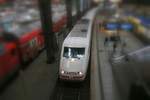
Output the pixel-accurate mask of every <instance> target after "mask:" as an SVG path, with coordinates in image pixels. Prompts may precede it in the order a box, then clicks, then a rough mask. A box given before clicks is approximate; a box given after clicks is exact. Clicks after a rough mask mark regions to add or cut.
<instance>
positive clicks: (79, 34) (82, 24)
mask: <svg viewBox="0 0 150 100" xmlns="http://www.w3.org/2000/svg"><path fill="white" fill-rule="evenodd" d="M96 11H97V8H95V9H92V10H90V11H89V12H88V13H87V14H85V16H83V17H82V19H81V20H79V21H78V22H77V24H76V25H75V26H74V27H73V29H72V31H71V32H70V33H69V35H68V36H67V38H66V39H65V40H64V46H83V45H84V46H86V45H89V41H90V38H91V30H92V23H93V19H94V17H95V14H96Z"/></svg>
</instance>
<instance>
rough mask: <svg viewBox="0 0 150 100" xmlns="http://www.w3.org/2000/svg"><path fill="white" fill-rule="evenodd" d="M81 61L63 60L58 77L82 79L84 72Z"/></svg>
mask: <svg viewBox="0 0 150 100" xmlns="http://www.w3.org/2000/svg"><path fill="white" fill-rule="evenodd" d="M83 65H84V64H83V62H82V61H73V62H71V61H65V62H64V63H63V64H62V66H61V69H60V72H59V74H60V78H61V79H65V80H84V78H85V73H84V70H83Z"/></svg>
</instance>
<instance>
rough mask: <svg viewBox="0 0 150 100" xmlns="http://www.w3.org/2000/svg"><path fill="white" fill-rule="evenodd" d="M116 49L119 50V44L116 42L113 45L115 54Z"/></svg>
mask: <svg viewBox="0 0 150 100" xmlns="http://www.w3.org/2000/svg"><path fill="white" fill-rule="evenodd" d="M116 48H117V42H116V41H114V43H113V52H116Z"/></svg>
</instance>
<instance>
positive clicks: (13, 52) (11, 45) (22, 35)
mask: <svg viewBox="0 0 150 100" xmlns="http://www.w3.org/2000/svg"><path fill="white" fill-rule="evenodd" d="M65 24H66V17H65V16H64V17H61V18H60V19H59V20H57V22H55V23H54V25H53V31H54V32H59V31H60V30H61V28H62V27H64V25H65ZM6 26H7V27H8V26H9V25H6ZM10 26H11V29H9V32H8V31H7V32H6V31H4V30H2V31H1V32H0V84H1V83H3V82H4V81H5V79H7V76H11V75H12V74H13V73H14V72H16V71H17V69H18V68H19V67H20V65H21V64H22V63H26V62H28V61H30V60H31V59H33V58H35V56H36V55H37V54H38V53H39V51H40V50H42V49H43V48H44V38H43V34H42V30H41V28H40V21H34V22H31V23H29V24H27V25H24V24H23V25H19V26H18V25H14V28H12V27H13V26H12V25H10ZM5 30H6V29H5Z"/></svg>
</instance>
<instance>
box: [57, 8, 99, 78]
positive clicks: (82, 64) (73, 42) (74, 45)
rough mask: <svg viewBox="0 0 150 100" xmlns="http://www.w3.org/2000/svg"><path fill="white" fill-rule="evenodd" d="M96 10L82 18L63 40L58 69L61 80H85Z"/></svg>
mask: <svg viewBox="0 0 150 100" xmlns="http://www.w3.org/2000/svg"><path fill="white" fill-rule="evenodd" d="M97 9H98V8H94V9H92V10H90V11H89V12H88V13H87V14H86V15H85V16H83V17H82V19H81V20H80V21H78V22H77V24H76V25H75V26H74V27H73V29H72V30H71V32H70V33H69V34H68V36H67V37H66V39H65V40H64V42H63V45H62V51H61V60H60V67H59V78H60V79H61V80H76V81H83V80H84V79H85V77H86V73H87V69H88V63H89V57H90V47H91V32H92V26H93V21H94V17H95V15H96V12H97Z"/></svg>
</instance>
